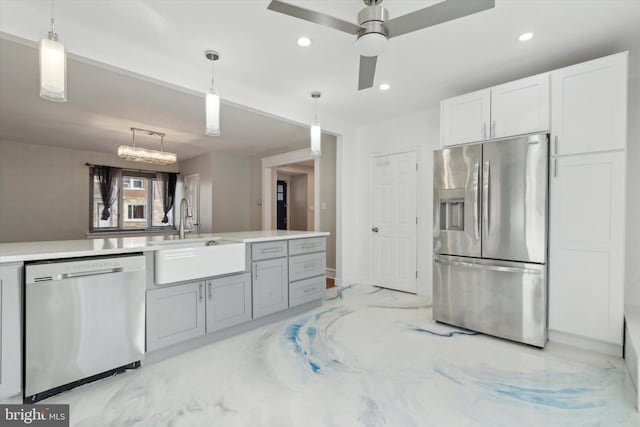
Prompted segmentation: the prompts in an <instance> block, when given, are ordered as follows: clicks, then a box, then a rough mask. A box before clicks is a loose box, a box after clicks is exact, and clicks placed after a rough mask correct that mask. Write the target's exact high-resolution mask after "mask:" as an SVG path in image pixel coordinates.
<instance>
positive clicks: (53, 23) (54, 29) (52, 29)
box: [51, 0, 56, 37]
mask: <svg viewBox="0 0 640 427" xmlns="http://www.w3.org/2000/svg"><path fill="white" fill-rule="evenodd" d="M53 12H54V10H53V0H51V36H52V37H53V36H54V34H55V33H56V23H55V20H54V19H53Z"/></svg>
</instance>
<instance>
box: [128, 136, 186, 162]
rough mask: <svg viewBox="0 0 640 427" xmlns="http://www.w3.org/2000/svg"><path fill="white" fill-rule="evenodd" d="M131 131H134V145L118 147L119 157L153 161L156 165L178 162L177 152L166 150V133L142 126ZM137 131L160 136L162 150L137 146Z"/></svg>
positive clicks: (135, 160) (137, 160)
mask: <svg viewBox="0 0 640 427" xmlns="http://www.w3.org/2000/svg"><path fill="white" fill-rule="evenodd" d="M131 132H133V146H131V145H121V146H120V147H118V156H119V157H122V158H123V159H125V160H131V161H134V162H144V163H153V164H156V165H170V164H172V163H175V162H176V160H177V156H176V154H175V153H170V152H168V151H164V135H165V134H164V133H160V132H156V131H153V130H147V129H140V128H131ZM136 132H142V133H146V134H147V135H151V136H159V137H160V151H158V150H148V149H146V148H140V147H136Z"/></svg>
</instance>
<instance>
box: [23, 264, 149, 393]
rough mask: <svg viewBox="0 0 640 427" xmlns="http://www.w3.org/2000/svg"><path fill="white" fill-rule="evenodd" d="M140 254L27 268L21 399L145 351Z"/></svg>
mask: <svg viewBox="0 0 640 427" xmlns="http://www.w3.org/2000/svg"><path fill="white" fill-rule="evenodd" d="M144 319H145V257H144V256H143V255H135V256H116V257H95V258H78V259H74V260H62V261H61V262H55V261H54V262H51V261H49V262H45V263H34V264H28V265H27V266H26V269H25V353H24V354H25V374H24V375H25V381H24V401H25V403H33V402H37V401H39V400H41V399H44V398H46V397H49V396H51V395H53V394H56V393H59V392H61V391H64V390H67V389H69V388H72V387H75V386H77V385H80V384H83V383H86V382H89V381H93V380H96V379H99V378H102V377H105V376H107V375H111V374H113V373H115V372H119V371H123V370H124V369H128V368H137V367H138V366H140V360H141V359H142V358H143V356H144V339H145V337H144V331H145V324H144V322H145V320H144Z"/></svg>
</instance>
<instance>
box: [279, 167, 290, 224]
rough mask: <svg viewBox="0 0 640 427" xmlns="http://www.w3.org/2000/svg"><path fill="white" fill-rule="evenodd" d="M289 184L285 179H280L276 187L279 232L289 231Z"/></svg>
mask: <svg viewBox="0 0 640 427" xmlns="http://www.w3.org/2000/svg"><path fill="white" fill-rule="evenodd" d="M288 186H289V184H288V182H287V181H286V180H284V179H278V181H277V185H276V211H277V215H276V216H277V219H276V225H277V227H276V228H277V229H278V230H288V229H289V209H288V208H289V197H288V196H289V192H288V191H287V187H288Z"/></svg>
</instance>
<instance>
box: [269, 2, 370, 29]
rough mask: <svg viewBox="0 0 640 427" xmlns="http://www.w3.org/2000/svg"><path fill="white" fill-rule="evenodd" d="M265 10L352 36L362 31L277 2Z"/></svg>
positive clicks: (340, 21) (340, 20) (332, 18)
mask: <svg viewBox="0 0 640 427" xmlns="http://www.w3.org/2000/svg"><path fill="white" fill-rule="evenodd" d="M267 9H269V10H273V11H274V12H280V13H284V14H285V15H289V16H293V17H294V18H300V19H304V20H305V21H309V22H313V23H316V24H320V25H324V26H327V27H331V28H334V29H336V30H340V31H344V32H345V33H349V34H353V35H355V34H357V33H358V31H360V30H361V29H362V27H361V26H359V25H356V24H352V23H351V22H347V21H343V20H342V19H338V18H334V17H333V16H329V15H325V14H324V13H320V12H315V11H313V10H309V9H304V8H302V7H298V6H295V5H292V4H289V3H285V2H282V1H278V0H272V1H271V3H269V6H267Z"/></svg>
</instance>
